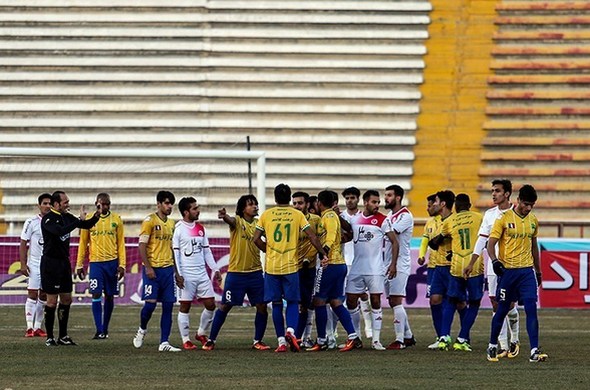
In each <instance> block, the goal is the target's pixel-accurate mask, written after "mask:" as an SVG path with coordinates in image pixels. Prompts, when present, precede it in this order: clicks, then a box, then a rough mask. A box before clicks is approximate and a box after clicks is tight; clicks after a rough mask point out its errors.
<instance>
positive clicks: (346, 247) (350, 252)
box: [340, 210, 361, 267]
mask: <svg viewBox="0 0 590 390" xmlns="http://www.w3.org/2000/svg"><path fill="white" fill-rule="evenodd" d="M360 213H361V211H360V210H357V212H356V213H355V214H354V215H350V214H348V211H346V210H344V211H343V212H341V213H340V216H341V217H342V219H344V220H345V221H346V222H348V223H350V222H351V221H352V218H353V217H354V216H356V215H359V214H360ZM342 255H343V256H344V261H345V262H346V265H347V266H349V267H350V266H351V265H352V260H353V259H354V244H353V242H352V241H348V242H345V243H344V244H342Z"/></svg>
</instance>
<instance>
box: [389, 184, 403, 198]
mask: <svg viewBox="0 0 590 390" xmlns="http://www.w3.org/2000/svg"><path fill="white" fill-rule="evenodd" d="M385 191H393V193H394V194H395V196H399V197H400V199H403V198H404V189H403V188H402V187H401V186H398V185H397V184H392V185H390V186H387V188H385Z"/></svg>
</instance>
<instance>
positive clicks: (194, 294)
mask: <svg viewBox="0 0 590 390" xmlns="http://www.w3.org/2000/svg"><path fill="white" fill-rule="evenodd" d="M176 296H177V297H178V301H185V302H186V301H188V302H191V301H192V300H193V299H194V298H214V297H215V292H214V291H213V283H211V279H209V278H205V279H184V288H178V293H177V294H176Z"/></svg>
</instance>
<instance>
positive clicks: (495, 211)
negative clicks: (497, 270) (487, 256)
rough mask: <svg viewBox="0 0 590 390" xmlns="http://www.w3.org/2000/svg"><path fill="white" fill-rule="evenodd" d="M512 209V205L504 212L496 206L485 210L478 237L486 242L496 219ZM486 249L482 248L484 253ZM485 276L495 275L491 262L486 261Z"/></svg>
mask: <svg viewBox="0 0 590 390" xmlns="http://www.w3.org/2000/svg"><path fill="white" fill-rule="evenodd" d="M511 209H512V205H510V207H509V208H507V209H506V210H500V208H499V207H498V206H496V207H492V208H491V209H488V210H486V212H485V214H484V215H483V220H482V222H481V226H480V227H479V232H478V235H479V236H482V237H484V238H485V239H486V240H487V239H488V238H489V237H490V233H491V232H492V227H494V222H496V220H497V219H500V218H501V217H502V215H504V213H505V212H506V211H508V210H511ZM485 250H486V249H485V248H484V251H485ZM482 255H483V254H482ZM497 256H498V245H497V244H496V257H497ZM486 274H487V275H495V274H494V267H492V262H491V261H488V265H487V270H486Z"/></svg>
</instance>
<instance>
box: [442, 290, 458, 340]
mask: <svg viewBox="0 0 590 390" xmlns="http://www.w3.org/2000/svg"><path fill="white" fill-rule="evenodd" d="M455 308H456V306H455V304H454V303H451V302H449V301H448V300H447V299H445V300H444V302H443V304H442V316H441V323H440V324H441V325H440V335H441V336H450V334H451V326H453V317H455Z"/></svg>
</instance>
